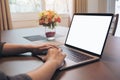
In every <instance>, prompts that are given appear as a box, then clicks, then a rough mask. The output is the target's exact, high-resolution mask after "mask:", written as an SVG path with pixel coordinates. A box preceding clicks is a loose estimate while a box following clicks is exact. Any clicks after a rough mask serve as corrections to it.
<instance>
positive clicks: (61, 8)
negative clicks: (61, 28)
mask: <svg viewBox="0 0 120 80" xmlns="http://www.w3.org/2000/svg"><path fill="white" fill-rule="evenodd" d="M9 4H10V11H11V13H12V22H13V28H22V27H33V26H38V12H40V11H42V10H54V11H56V12H57V13H58V14H60V15H61V17H63V18H64V19H67V18H68V0H9ZM66 16H67V18H66ZM67 21H68V20H67ZM63 22H64V23H65V22H66V21H63ZM67 25H68V24H67ZM65 26H66V23H65Z"/></svg>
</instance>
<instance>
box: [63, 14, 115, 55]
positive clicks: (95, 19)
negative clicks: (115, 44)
mask: <svg viewBox="0 0 120 80" xmlns="http://www.w3.org/2000/svg"><path fill="white" fill-rule="evenodd" d="M112 17H113V14H89V13H88V14H77V13H76V14H74V16H73V19H72V22H71V26H70V29H69V32H68V35H67V38H66V41H65V45H68V46H72V47H75V48H77V49H80V50H84V51H88V52H91V53H94V54H97V55H101V53H102V51H103V48H104V45H105V41H106V37H107V34H108V31H109V27H110V23H111V21H112Z"/></svg>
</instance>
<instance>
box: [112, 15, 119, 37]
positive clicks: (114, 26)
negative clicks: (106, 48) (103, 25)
mask: <svg viewBox="0 0 120 80" xmlns="http://www.w3.org/2000/svg"><path fill="white" fill-rule="evenodd" d="M118 20H119V14H115V15H114V19H113V25H112V27H113V30H112V35H113V36H115V32H116V28H117V25H118Z"/></svg>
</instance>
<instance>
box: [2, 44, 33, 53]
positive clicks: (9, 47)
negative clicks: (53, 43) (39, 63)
mask: <svg viewBox="0 0 120 80" xmlns="http://www.w3.org/2000/svg"><path fill="white" fill-rule="evenodd" d="M31 49H32V46H31V45H28V44H10V43H6V44H4V47H3V51H2V55H16V54H20V53H25V52H30V50H31Z"/></svg>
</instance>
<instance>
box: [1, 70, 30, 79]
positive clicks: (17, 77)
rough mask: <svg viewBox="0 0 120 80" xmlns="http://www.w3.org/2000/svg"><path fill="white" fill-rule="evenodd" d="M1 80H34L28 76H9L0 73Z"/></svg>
mask: <svg viewBox="0 0 120 80" xmlns="http://www.w3.org/2000/svg"><path fill="white" fill-rule="evenodd" d="M0 80H32V79H31V78H30V77H29V76H28V75H26V74H20V75H16V76H7V75H5V74H4V73H3V72H0Z"/></svg>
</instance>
